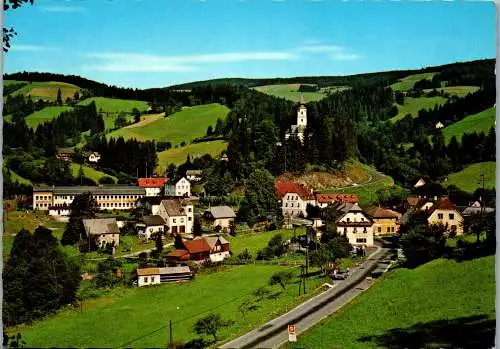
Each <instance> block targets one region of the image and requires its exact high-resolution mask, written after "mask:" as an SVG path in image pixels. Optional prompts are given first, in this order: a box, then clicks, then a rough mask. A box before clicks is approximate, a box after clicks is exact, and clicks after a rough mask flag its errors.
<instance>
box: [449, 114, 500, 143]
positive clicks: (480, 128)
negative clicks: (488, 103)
mask: <svg viewBox="0 0 500 349" xmlns="http://www.w3.org/2000/svg"><path fill="white" fill-rule="evenodd" d="M495 113H496V108H495V107H492V108H489V109H486V110H483V111H482V112H480V113H477V114H474V115H469V116H467V117H465V118H464V119H462V120H460V121H458V122H455V123H454V124H451V125H449V126H447V127H445V128H443V136H444V141H445V143H446V144H448V143H449V142H450V139H451V137H453V136H455V137H457V141H458V142H460V141H461V139H462V135H463V134H464V133H472V132H474V131H475V132H477V133H480V132H484V133H485V134H488V132H489V131H490V128H491V127H495V117H496V115H495Z"/></svg>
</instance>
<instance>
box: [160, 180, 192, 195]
mask: <svg viewBox="0 0 500 349" xmlns="http://www.w3.org/2000/svg"><path fill="white" fill-rule="evenodd" d="M165 195H169V196H184V197H190V196H191V183H189V181H188V180H187V179H186V178H184V177H182V178H181V179H179V180H178V181H177V183H175V184H165Z"/></svg>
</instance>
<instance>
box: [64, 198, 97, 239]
mask: <svg viewBox="0 0 500 349" xmlns="http://www.w3.org/2000/svg"><path fill="white" fill-rule="evenodd" d="M70 209H71V213H70V216H69V222H68V223H67V224H66V229H65V230H64V233H63V236H62V239H61V244H63V245H74V244H76V243H77V242H79V241H80V240H81V239H83V238H85V236H86V234H85V229H84V227H83V222H82V219H89V218H94V217H95V212H96V210H97V202H96V201H95V199H94V198H93V197H92V194H90V193H83V194H80V195H76V196H75V198H74V199H73V202H72V203H71V205H70ZM83 247H85V246H83Z"/></svg>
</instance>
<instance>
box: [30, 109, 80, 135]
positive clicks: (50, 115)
mask: <svg viewBox="0 0 500 349" xmlns="http://www.w3.org/2000/svg"><path fill="white" fill-rule="evenodd" d="M68 110H71V107H67V106H62V107H45V108H43V109H42V110H39V111H36V112H34V113H33V114H30V115H28V116H27V117H26V118H25V120H26V124H27V125H28V126H29V127H31V128H32V129H36V128H37V126H38V125H40V124H42V123H44V122H46V121H50V120H52V119H55V118H56V117H58V116H59V114H61V113H62V112H63V111H68Z"/></svg>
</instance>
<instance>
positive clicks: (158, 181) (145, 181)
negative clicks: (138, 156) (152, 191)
mask: <svg viewBox="0 0 500 349" xmlns="http://www.w3.org/2000/svg"><path fill="white" fill-rule="evenodd" d="M167 182H168V178H137V185H138V186H139V187H141V188H160V187H163V186H164V185H165V184H167Z"/></svg>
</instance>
